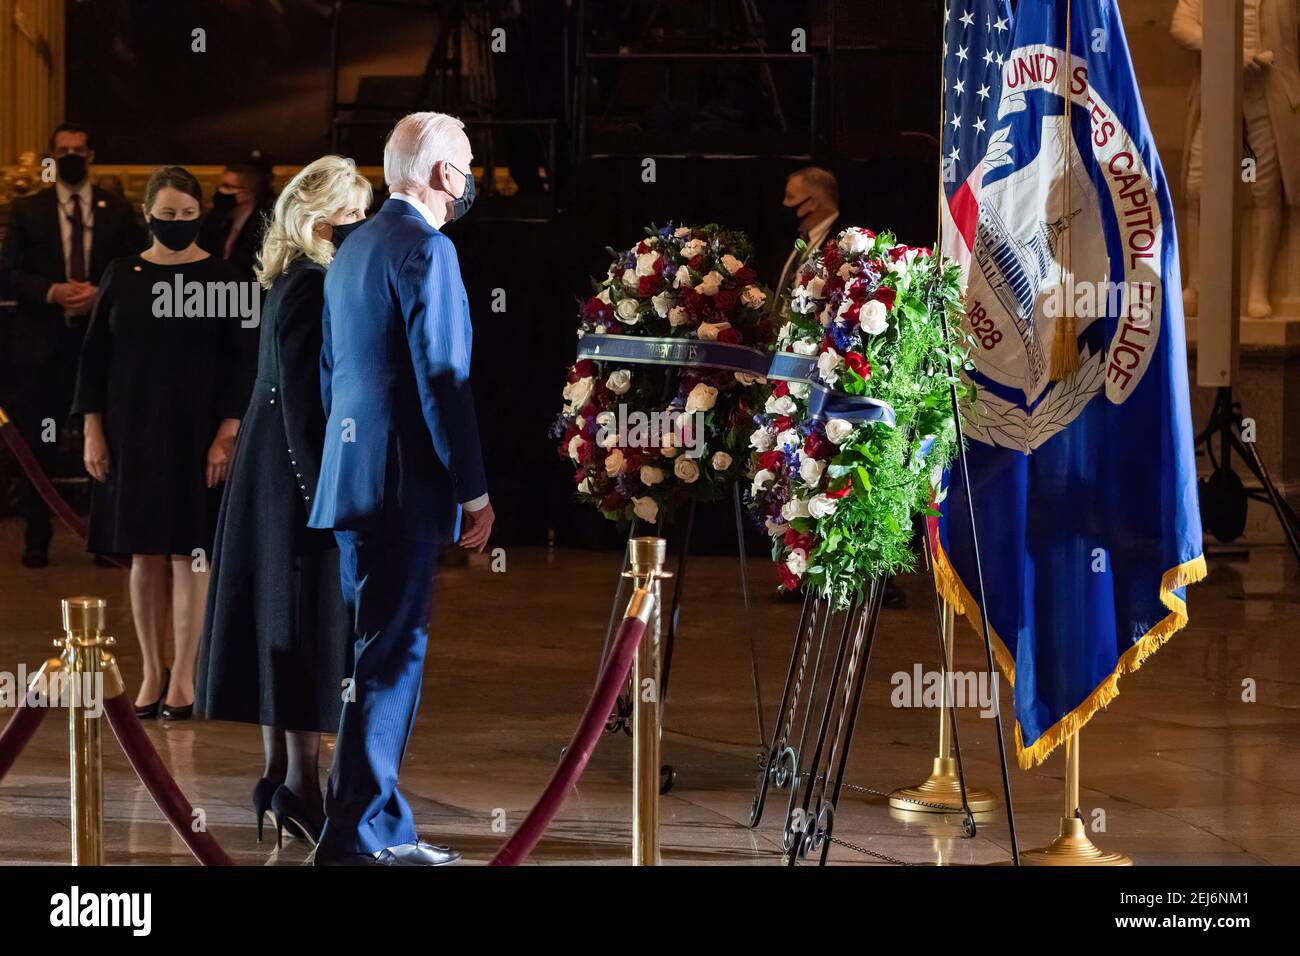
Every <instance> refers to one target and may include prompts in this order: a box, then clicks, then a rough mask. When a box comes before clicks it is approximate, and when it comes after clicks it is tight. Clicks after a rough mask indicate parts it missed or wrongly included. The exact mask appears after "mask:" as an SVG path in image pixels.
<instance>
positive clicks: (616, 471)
mask: <svg viewBox="0 0 1300 956" xmlns="http://www.w3.org/2000/svg"><path fill="white" fill-rule="evenodd" d="M625 464H626V462H625V461H624V460H623V453H622V452H621V451H619V450H618V449H617V448H615V449H614V450H613V451H611V452H610V453H609V454H608V455H606V456H605V474H607V475H609V477H611V478H615V477H617V476H618V475H620V474H622V473H623V466H624V465H625Z"/></svg>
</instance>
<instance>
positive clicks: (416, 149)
mask: <svg viewBox="0 0 1300 956" xmlns="http://www.w3.org/2000/svg"><path fill="white" fill-rule="evenodd" d="M464 128H465V124H464V123H462V122H461V121H460V120H458V119H457V118H456V117H454V116H449V115H447V114H446V113H408V114H407V115H406V116H403V117H402V118H401V119H400V120H398V121H397V125H396V126H394V127H393V131H392V132H391V133H389V134H388V141H387V142H386V143H384V182H385V183H387V185H388V190H389V192H401V191H402V190H405V189H412V188H414V189H422V188H424V187H425V186H428V185H429V180H430V179H432V178H433V164H434V163H436V162H438V160H450V159H451V158H452V150H453V144H454V143H455V142H456V134H457V133H459V132H460V131H461V130H463V129H464Z"/></svg>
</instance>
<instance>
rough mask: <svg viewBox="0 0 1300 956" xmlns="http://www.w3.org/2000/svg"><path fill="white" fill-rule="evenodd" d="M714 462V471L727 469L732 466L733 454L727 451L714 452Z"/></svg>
mask: <svg viewBox="0 0 1300 956" xmlns="http://www.w3.org/2000/svg"><path fill="white" fill-rule="evenodd" d="M712 464H713V470H714V471H726V470H727V469H728V468H730V467H731V456H730V455H728V454H727V453H726V452H725V451H718V452H714V453H713V462H712Z"/></svg>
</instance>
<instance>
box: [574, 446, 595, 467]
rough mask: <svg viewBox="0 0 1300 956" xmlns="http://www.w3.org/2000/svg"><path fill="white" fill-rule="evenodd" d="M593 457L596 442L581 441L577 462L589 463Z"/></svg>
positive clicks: (581, 463)
mask: <svg viewBox="0 0 1300 956" xmlns="http://www.w3.org/2000/svg"><path fill="white" fill-rule="evenodd" d="M595 457H596V443H595V442H590V441H585V442H583V443H582V446H581V447H580V448H579V449H578V464H580V465H588V464H590V463H591V459H593V458H595Z"/></svg>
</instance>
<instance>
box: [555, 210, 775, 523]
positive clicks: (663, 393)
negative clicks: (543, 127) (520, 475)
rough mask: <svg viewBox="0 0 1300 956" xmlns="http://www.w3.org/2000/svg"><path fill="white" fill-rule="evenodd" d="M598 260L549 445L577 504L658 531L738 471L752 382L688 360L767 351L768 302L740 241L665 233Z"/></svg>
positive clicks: (756, 398)
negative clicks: (601, 265) (569, 470)
mask: <svg viewBox="0 0 1300 956" xmlns="http://www.w3.org/2000/svg"><path fill="white" fill-rule="evenodd" d="M608 251H609V254H610V256H611V257H612V259H613V262H612V263H611V265H610V267H609V270H608V272H607V273H606V275H605V278H604V279H603V280H597V281H594V282H593V286H594V294H593V295H592V296H591V297H590V298H589V299H587V300H586V302H585V303H583V305H582V308H581V312H580V326H579V329H578V337H579V356H580V357H579V360H578V361H577V362H576V363H575V364H574V365H573V366H572V367H571V368H570V369H569V373H568V379H567V384H566V385H565V387H564V393H563V394H564V407H563V410H562V411H561V413H560V415H559V418H558V420H557V421H556V423H555V425H554V426H553V429H552V436H553V437H554V438H556V439H558V442H559V446H558V451H559V454H560V455H561V456H563V457H564V458H566V459H567V460H568V461H569V462H570V463H571V464H572V465H573V467H574V476H573V477H574V483H575V485H576V486H577V492H578V497H579V499H580V500H582V501H586V502H589V503H591V504H593V505H595V507H596V508H597V509H599V510H600V512H601V513H602V514H604V515H605V517H607V518H610V519H613V520H625V519H629V518H632V517H636V518H639V519H641V520H643V521H647V522H657V521H658V520H659V519H660V517H661V516H664V515H667V514H670V513H671V512H672V510H673V509H675V508H676V507H677V506H678V505H679V504H680V503H681V502H683V501H686V500H689V499H691V498H695V499H698V500H716V499H718V498H719V497H721V495H722V494H723V493H724V492H725V491H726V490H727V488H728V487H729V486H730V485H731V484H732V483H733V482H735V481H737V480H739V479H740V478H741V476H742V474H743V473H744V470H745V467H746V458H747V452H748V445H747V439H748V437H749V434H750V432H751V431H752V429H753V419H754V415H755V413H756V412H757V411H758V410H759V409H760V408H761V407H762V406H761V401H762V395H761V389H760V387H759V383H760V382H761V381H762V376H761V374H757V373H755V371H753V370H752V369H751V370H749V371H745V370H738V369H737V368H736V367H735V366H732V367H727V366H726V365H725V364H723V365H717V364H708V360H707V359H705V360H700V359H699V358H698V355H699V354H700V353H705V352H709V353H710V354H715V353H718V352H727V351H730V352H731V353H733V354H734V353H735V352H737V351H741V352H746V353H753V354H754V355H761V353H759V352H758V350H760V349H763V350H765V349H768V348H770V346H771V343H772V334H771V326H770V324H769V323H768V321H767V312H766V310H765V308H764V306H765V305H766V304H767V301H768V298H769V295H768V291H767V290H766V289H765V288H763V287H762V286H760V285H758V284H757V282H756V276H755V273H754V270H753V269H751V268H750V267H749V266H748V265H747V264H746V260H748V258H749V256H750V244H749V240H748V238H747V237H746V236H745V234H744V233H743V232H738V231H734V230H729V229H725V228H723V227H721V226H717V225H705V226H682V227H679V228H674V227H673V226H672V225H671V224H670V225H668V226H665V227H664V228H662V229H655V228H653V227H651V228H648V229H647V230H646V237H645V238H644V239H642V240H641V241H640V242H639V243H637V244H636V245H635V246H633V247H632V248H631V249H628V250H627V251H626V252H617V251H615V250H614V249H612V248H611V249H609V250H608ZM587 336H592V339H588V340H587V341H588V346H586V348H587V349H588V351H590V350H591V349H590V343H591V342H593V341H594V340H595V339H601V340H602V341H606V342H614V341H618V342H619V343H621V344H624V345H626V346H628V348H629V351H630V352H631V353H633V357H631V358H610V359H609V360H605V359H600V358H593V357H583V354H584V343H583V339H584V338H585V337H587ZM611 337H614V338H611ZM636 338H640V339H645V340H646V341H643V342H634V341H631V342H630V341H628V340H629V339H636ZM703 343H713V344H712V345H704V344H703ZM718 346H732V347H736V346H739V347H741V348H740V349H739V350H737V349H735V348H732V349H730V350H728V349H726V348H719V347H718ZM682 349H685V351H682ZM664 356H677V358H670V359H665V358H664ZM683 356H689V357H690V358H684V357H683ZM679 360H680V361H679Z"/></svg>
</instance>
